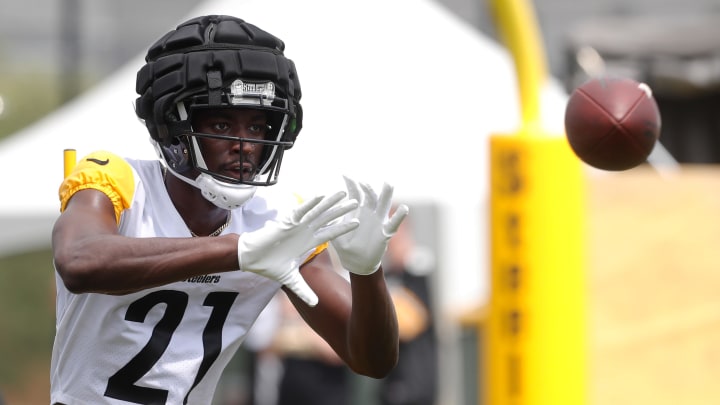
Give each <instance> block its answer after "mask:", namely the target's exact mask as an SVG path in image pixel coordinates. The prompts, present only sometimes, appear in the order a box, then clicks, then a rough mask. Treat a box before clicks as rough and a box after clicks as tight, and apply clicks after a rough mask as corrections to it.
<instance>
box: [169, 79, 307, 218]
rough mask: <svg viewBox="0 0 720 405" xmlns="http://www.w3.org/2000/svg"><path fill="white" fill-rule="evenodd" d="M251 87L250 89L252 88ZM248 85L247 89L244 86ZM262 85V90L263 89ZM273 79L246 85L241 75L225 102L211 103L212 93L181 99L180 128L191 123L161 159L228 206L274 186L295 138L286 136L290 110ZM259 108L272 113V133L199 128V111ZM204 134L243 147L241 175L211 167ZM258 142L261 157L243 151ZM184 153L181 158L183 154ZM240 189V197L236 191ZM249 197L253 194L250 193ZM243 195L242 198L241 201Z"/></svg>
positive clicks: (229, 146)
mask: <svg viewBox="0 0 720 405" xmlns="http://www.w3.org/2000/svg"><path fill="white" fill-rule="evenodd" d="M248 88H249V89H250V91H248V90H247V89H248ZM243 89H245V90H244V91H243ZM257 89H260V90H257ZM273 89H274V85H273V83H272V82H266V83H250V84H245V83H243V81H242V80H240V79H238V80H235V81H233V83H232V84H231V85H230V86H229V87H228V88H227V89H226V91H223V94H222V96H221V100H222V102H221V103H220V104H219V105H211V104H210V103H209V98H211V97H208V96H206V95H199V96H194V97H189V98H187V99H186V100H184V101H181V102H178V103H177V115H176V117H177V120H178V121H177V124H178V125H177V126H175V127H176V128H189V130H187V131H183V132H182V133H180V134H178V135H177V136H175V137H173V143H172V144H171V145H169V146H160V148H159V151H160V152H161V153H160V157H161V159H162V160H163V161H164V162H165V164H166V165H167V167H168V169H169V171H170V172H171V173H172V174H173V175H175V176H176V177H179V178H180V179H181V180H183V181H185V182H186V183H188V184H191V185H193V186H195V187H197V188H199V189H200V190H201V191H202V192H203V195H204V196H205V197H206V198H208V199H209V200H210V201H212V202H214V203H216V204H221V205H220V206H222V207H224V208H227V205H228V204H230V205H231V206H232V207H235V206H239V205H241V204H242V202H244V201H245V199H246V198H245V196H248V195H249V197H251V196H252V194H254V191H255V187H256V186H270V185H273V184H275V183H277V178H278V174H279V171H280V164H281V162H282V157H283V154H284V151H285V149H288V148H290V147H292V145H293V143H292V142H290V141H287V140H283V137H284V134H285V128H286V126H287V125H288V122H289V121H290V119H289V114H288V113H287V107H286V105H287V103H286V101H285V100H282V99H276V98H275V94H274V90H273ZM227 108H238V109H253V110H258V111H262V112H263V113H265V115H266V116H267V125H266V128H267V133H266V134H265V135H264V136H263V137H262V139H257V138H238V137H236V136H231V135H218V134H208V133H202V132H199V131H198V130H196V129H195V128H193V126H192V124H191V123H192V121H193V114H195V113H197V112H199V111H202V110H208V109H227ZM204 139H212V140H214V141H215V142H216V143H217V142H218V141H220V142H227V149H228V150H230V149H232V148H235V147H238V145H239V150H240V152H239V154H238V157H239V160H238V162H237V165H238V166H239V167H240V168H242V169H241V170H240V174H239V176H237V177H235V176H231V175H228V174H226V173H224V172H220V171H216V170H213V168H211V167H209V166H208V163H207V162H208V159H209V156H208V155H207V153H208V152H207V151H206V150H205V148H204V147H203V140H204ZM247 144H250V145H254V146H255V147H257V148H262V151H261V153H260V159H259V161H253V160H254V159H251V157H249V156H248V155H247V154H244V153H243V152H242V151H243V150H244V148H245V145H247ZM178 156H181V157H182V158H181V159H178V158H177V157H178ZM235 194H237V196H236V197H232V195H235ZM249 197H247V198H249ZM238 198H240V199H242V200H243V201H242V202H239V201H238Z"/></svg>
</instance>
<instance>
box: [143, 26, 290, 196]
mask: <svg viewBox="0 0 720 405" xmlns="http://www.w3.org/2000/svg"><path fill="white" fill-rule="evenodd" d="M284 49H285V44H284V42H283V41H282V40H280V39H279V38H277V37H275V36H274V35H272V34H270V33H268V32H265V31H263V30H261V29H260V28H258V27H256V26H254V25H252V24H249V23H247V22H245V21H243V20H241V19H239V18H236V17H231V16H223V15H208V16H202V17H197V18H193V19H191V20H188V21H186V22H184V23H182V24H180V25H178V26H177V28H176V29H174V30H172V31H170V32H168V33H167V34H165V35H164V36H163V37H162V38H160V39H159V40H158V41H157V42H155V43H154V44H153V45H152V46H150V48H149V50H148V52H147V55H146V57H145V62H146V64H145V65H144V66H143V67H142V68H141V69H140V70H139V72H138V74H137V83H136V92H137V93H138V95H139V97H138V98H137V99H136V102H135V111H136V114H137V116H138V117H139V118H140V119H141V120H142V121H143V122H144V123H145V126H146V127H147V129H148V131H149V132H150V137H151V138H152V141H153V143H154V145H155V148H156V150H157V152H158V155H159V157H160V159H161V160H162V162H163V163H164V165H165V166H166V167H167V169H168V171H169V172H170V173H172V174H173V175H174V176H176V177H178V178H179V179H181V180H183V181H185V182H187V183H189V184H192V185H193V186H195V187H197V188H198V189H200V190H201V192H202V194H203V196H205V198H207V199H208V200H210V201H212V202H213V203H215V204H216V205H218V206H219V207H222V208H225V209H232V208H235V207H238V206H240V205H242V204H243V203H244V202H245V201H247V200H248V199H249V198H251V197H252V196H253V194H254V192H255V189H256V187H257V186H269V185H272V184H275V183H276V182H277V179H278V174H279V171H280V163H281V161H282V157H283V153H284V151H285V150H286V149H290V148H291V147H292V146H293V144H294V142H295V139H296V137H297V135H298V133H299V132H300V129H301V128H302V107H301V105H300V97H301V91H300V82H299V81H298V76H297V72H296V70H295V64H294V63H293V61H292V60H290V59H288V58H286V57H285V55H284ZM207 108H252V109H259V110H264V111H265V112H266V113H267V116H268V128H267V135H266V137H265V138H264V139H245V138H236V137H223V136H217V135H212V136H211V135H209V134H203V133H199V132H197V131H196V130H195V129H193V127H192V117H193V113H194V112H196V111H198V110H199V109H207ZM204 137H206V138H207V137H211V138H214V139H217V138H221V139H225V140H228V141H232V142H235V143H237V142H241V143H242V142H250V143H254V144H256V145H257V147H262V148H263V150H262V159H261V162H260V164H256V165H252V173H250V174H249V175H244V176H242V177H241V178H240V179H236V178H234V177H229V176H224V175H222V174H220V173H216V172H214V171H212V170H211V169H210V168H208V166H207V165H206V163H205V162H206V160H207V159H208V156H203V149H202V142H200V141H199V139H202V138H204Z"/></svg>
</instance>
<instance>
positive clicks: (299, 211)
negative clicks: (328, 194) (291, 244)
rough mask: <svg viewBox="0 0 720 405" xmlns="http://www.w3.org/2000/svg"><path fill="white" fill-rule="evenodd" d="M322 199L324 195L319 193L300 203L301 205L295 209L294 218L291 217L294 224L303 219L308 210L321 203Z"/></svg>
mask: <svg viewBox="0 0 720 405" xmlns="http://www.w3.org/2000/svg"><path fill="white" fill-rule="evenodd" d="M322 199H323V196H321V195H319V196H315V197H313V198H311V199H309V200H307V201H303V202H302V203H301V204H300V206H298V207H297V208H295V210H294V211H293V213H292V218H291V219H292V223H293V224H297V223H299V222H300V221H301V220H302V218H303V217H304V216H305V214H307V213H308V211H310V210H311V209H313V207H315V206H317V205H318V204H319V203H320V201H322Z"/></svg>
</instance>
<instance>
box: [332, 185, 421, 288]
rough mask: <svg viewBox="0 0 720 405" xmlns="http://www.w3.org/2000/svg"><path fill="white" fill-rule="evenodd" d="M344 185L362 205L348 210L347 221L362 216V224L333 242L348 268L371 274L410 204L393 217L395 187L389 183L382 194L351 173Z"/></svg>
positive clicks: (349, 193) (342, 261)
mask: <svg viewBox="0 0 720 405" xmlns="http://www.w3.org/2000/svg"><path fill="white" fill-rule="evenodd" d="M345 185H346V186H347V190H348V198H350V199H351V200H357V201H358V203H359V206H358V208H357V209H356V210H354V211H352V212H349V213H348V214H346V219H347V220H348V221H344V222H349V221H350V220H359V222H360V225H359V226H358V228H357V229H355V230H354V231H352V232H348V233H345V234H343V235H340V236H338V237H337V238H335V239H333V240H332V241H331V242H330V243H332V245H333V247H334V248H335V250H336V251H337V253H338V257H339V259H340V262H341V263H342V266H343V267H344V268H345V269H346V270H347V271H349V272H351V273H355V274H360V275H367V274H372V273H374V272H375V271H377V269H378V268H380V262H381V260H382V257H383V255H384V254H385V251H386V250H387V245H388V241H389V240H390V238H391V237H392V236H393V235H394V234H395V232H396V231H397V229H398V227H400V224H401V223H402V221H403V220H404V219H405V216H407V214H408V207H407V206H406V205H404V204H402V205H400V206H398V207H397V209H396V210H395V213H394V214H393V216H392V217H390V216H389V214H390V208H391V205H392V195H393V188H392V186H390V185H389V184H387V183H385V184H383V188H382V190H381V191H380V195H379V196H378V195H377V194H376V193H375V191H374V190H373V189H372V187H370V186H369V185H368V184H365V183H357V182H356V181H354V180H352V179H350V178H348V177H345Z"/></svg>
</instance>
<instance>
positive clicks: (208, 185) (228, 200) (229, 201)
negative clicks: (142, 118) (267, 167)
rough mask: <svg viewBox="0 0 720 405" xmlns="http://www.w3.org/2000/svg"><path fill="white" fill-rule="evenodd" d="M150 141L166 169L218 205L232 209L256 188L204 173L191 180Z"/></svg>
mask: <svg viewBox="0 0 720 405" xmlns="http://www.w3.org/2000/svg"><path fill="white" fill-rule="evenodd" d="M150 142H151V143H152V144H153V146H155V150H156V151H157V153H158V155H159V156H160V159H162V161H163V165H165V167H166V168H167V170H168V171H169V172H170V173H172V175H173V176H175V177H177V178H178V179H180V180H182V181H184V182H185V183H187V184H189V185H191V186H193V187H195V188H197V189H199V190H200V192H201V193H202V195H203V197H205V199H206V200H208V201H210V202H211V203H213V204H215V205H217V206H218V207H220V208H222V209H226V210H232V209H235V208H238V207H240V206H242V205H243V204H245V202H247V200H249V199H251V198H252V197H253V196H254V195H255V191H256V190H257V187H256V186H250V185H247V184H227V183H223V182H221V181H218V180H216V179H215V178H214V177H212V176H210V175H209V174H205V173H200V175H199V176H197V178H195V180H191V179H189V178H187V177H185V176H183V175H182V174H180V173H177V172H176V171H175V170H173V169H172V168H171V167H170V165H168V164H166V163H165V157H164V156H163V153H162V150H161V148H160V144H159V143H157V142H155V141H154V140H152V139H151V140H150Z"/></svg>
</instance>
